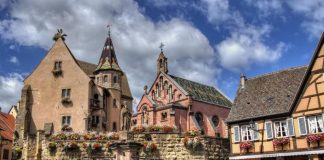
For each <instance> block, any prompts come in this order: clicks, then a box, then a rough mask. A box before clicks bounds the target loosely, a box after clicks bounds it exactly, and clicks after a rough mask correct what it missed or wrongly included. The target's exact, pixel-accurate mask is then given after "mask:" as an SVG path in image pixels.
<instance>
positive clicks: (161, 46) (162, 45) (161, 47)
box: [159, 42, 164, 52]
mask: <svg viewBox="0 0 324 160" xmlns="http://www.w3.org/2000/svg"><path fill="white" fill-rule="evenodd" d="M163 47H164V44H163V43H162V42H161V44H160V47H159V48H160V49H161V52H163Z"/></svg>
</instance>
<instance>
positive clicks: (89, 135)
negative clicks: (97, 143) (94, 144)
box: [83, 133, 96, 140]
mask: <svg viewBox="0 0 324 160" xmlns="http://www.w3.org/2000/svg"><path fill="white" fill-rule="evenodd" d="M83 139H84V140H95V139H96V135H95V134H93V133H86V134H84V135H83Z"/></svg>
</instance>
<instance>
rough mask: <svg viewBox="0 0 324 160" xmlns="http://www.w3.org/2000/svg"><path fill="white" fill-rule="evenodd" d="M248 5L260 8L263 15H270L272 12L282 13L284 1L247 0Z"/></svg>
mask: <svg viewBox="0 0 324 160" xmlns="http://www.w3.org/2000/svg"><path fill="white" fill-rule="evenodd" d="M245 1H246V2H247V5H250V6H253V7H255V8H257V9H258V11H259V13H261V16H263V17H264V16H268V15H271V14H280V13H281V12H282V11H283V1H281V0H259V1H254V0H245Z"/></svg>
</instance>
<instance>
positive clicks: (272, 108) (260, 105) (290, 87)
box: [227, 66, 307, 122]
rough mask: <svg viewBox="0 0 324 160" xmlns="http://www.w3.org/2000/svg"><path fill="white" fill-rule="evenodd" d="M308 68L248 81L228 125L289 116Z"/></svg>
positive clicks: (238, 93)
mask: <svg viewBox="0 0 324 160" xmlns="http://www.w3.org/2000/svg"><path fill="white" fill-rule="evenodd" d="M306 70H307V66H302V67H295V68H290V69H286V70H281V71H279V72H274V73H270V74H266V75H262V76H258V77H255V78H250V79H247V80H246V81H245V85H244V88H239V89H238V91H237V95H236V98H235V100H234V104H233V107H232V109H231V112H230V114H229V116H228V119H227V121H228V122H235V121H243V120H248V119H252V118H257V117H263V116H270V115H275V114H283V113H288V112H289V111H290V106H291V104H292V102H293V100H294V97H295V95H296V94H297V91H298V88H299V86H300V85H301V83H302V80H303V77H304V75H305V73H306Z"/></svg>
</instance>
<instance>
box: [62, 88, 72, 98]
mask: <svg viewBox="0 0 324 160" xmlns="http://www.w3.org/2000/svg"><path fill="white" fill-rule="evenodd" d="M70 95H71V89H62V98H69V97H70Z"/></svg>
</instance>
